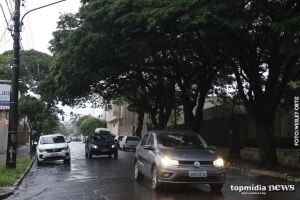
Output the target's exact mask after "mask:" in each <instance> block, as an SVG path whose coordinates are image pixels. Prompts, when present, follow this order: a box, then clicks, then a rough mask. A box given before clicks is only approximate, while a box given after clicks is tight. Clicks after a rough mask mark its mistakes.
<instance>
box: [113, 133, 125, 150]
mask: <svg viewBox="0 0 300 200" xmlns="http://www.w3.org/2000/svg"><path fill="white" fill-rule="evenodd" d="M123 137H124V136H123V135H117V136H116V137H115V142H116V143H117V144H118V148H120V142H121V141H122V139H123Z"/></svg>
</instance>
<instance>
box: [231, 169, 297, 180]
mask: <svg viewBox="0 0 300 200" xmlns="http://www.w3.org/2000/svg"><path fill="white" fill-rule="evenodd" d="M226 168H227V169H232V170H235V171H240V172H244V173H249V174H255V175H263V176H270V177H273V178H279V179H282V180H285V181H290V182H294V183H299V182H300V177H299V176H290V175H288V173H280V172H275V171H268V170H261V169H255V168H249V167H240V166H234V165H227V166H226Z"/></svg>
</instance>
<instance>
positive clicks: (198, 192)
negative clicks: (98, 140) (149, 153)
mask: <svg viewBox="0 0 300 200" xmlns="http://www.w3.org/2000/svg"><path fill="white" fill-rule="evenodd" d="M70 148H71V155H72V161H71V165H70V166H66V165H64V164H63V162H61V161H57V162H49V163H45V164H44V165H42V166H37V165H36V163H35V164H34V165H33V167H32V169H31V171H30V172H29V174H28V175H27V176H26V178H25V179H24V180H23V183H22V184H21V185H20V187H19V189H18V190H17V191H16V192H15V194H14V195H12V196H11V197H9V198H8V199H10V200H12V199H13V200H21V199H22V200H35V199H42V200H47V199H52V200H64V199H66V200H69V199H83V200H89V199H91V200H93V199H98V200H194V199H209V200H223V199H227V200H245V199H246V200H248V199H249V200H260V199H264V200H282V199H285V200H299V199H300V187H299V184H298V185H297V186H296V191H294V192H267V193H266V194H260V195H254V194H241V193H239V192H238V191H231V190H230V188H231V185H232V186H240V185H247V186H251V185H252V184H254V185H272V184H285V185H286V184H293V183H291V182H284V181H281V180H277V179H273V178H269V177H257V176H253V175H248V174H241V173H239V172H234V171H228V172H227V174H226V175H227V182H226V184H225V186H224V188H223V190H222V191H223V192H222V193H221V194H215V193H211V192H210V189H209V186H207V185H188V186H179V185H172V186H169V187H167V188H164V190H163V191H160V192H154V191H152V190H151V188H150V181H149V180H144V181H143V182H142V183H136V182H135V181H134V179H133V159H134V152H122V151H119V159H117V160H115V159H113V158H111V159H110V158H108V157H106V156H104V157H95V158H93V159H92V160H87V159H86V158H85V156H84V144H82V143H81V142H72V143H70Z"/></svg>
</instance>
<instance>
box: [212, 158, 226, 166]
mask: <svg viewBox="0 0 300 200" xmlns="http://www.w3.org/2000/svg"><path fill="white" fill-rule="evenodd" d="M214 166H215V167H224V160H223V159H222V158H218V159H217V160H215V161H214Z"/></svg>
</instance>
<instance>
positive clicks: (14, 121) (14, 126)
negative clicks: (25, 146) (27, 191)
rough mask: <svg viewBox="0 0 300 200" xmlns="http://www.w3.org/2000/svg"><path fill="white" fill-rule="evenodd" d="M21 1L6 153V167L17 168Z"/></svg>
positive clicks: (16, 17)
mask: <svg viewBox="0 0 300 200" xmlns="http://www.w3.org/2000/svg"><path fill="white" fill-rule="evenodd" d="M20 1H21V0H15V12H14V17H13V20H14V31H13V40H14V47H13V64H12V77H11V94H10V109H9V126H8V142H7V150H6V151H7V152H6V167H7V168H16V157H17V132H18V91H19V68H20V5H21V2H20Z"/></svg>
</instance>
